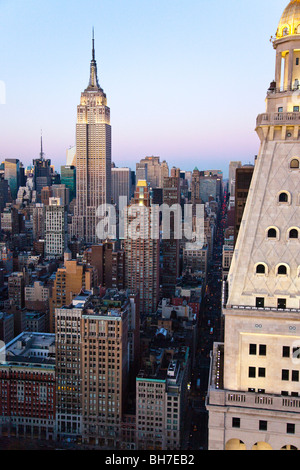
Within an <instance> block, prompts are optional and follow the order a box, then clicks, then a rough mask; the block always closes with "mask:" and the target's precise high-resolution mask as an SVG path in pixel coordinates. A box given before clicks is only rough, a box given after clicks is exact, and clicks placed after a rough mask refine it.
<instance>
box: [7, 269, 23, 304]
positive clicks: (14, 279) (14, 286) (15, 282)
mask: <svg viewBox="0 0 300 470" xmlns="http://www.w3.org/2000/svg"><path fill="white" fill-rule="evenodd" d="M8 298H9V301H10V305H11V306H13V307H18V308H19V309H21V308H23V307H24V304H25V278H24V274H23V272H14V273H12V274H11V275H10V276H9V278H8Z"/></svg>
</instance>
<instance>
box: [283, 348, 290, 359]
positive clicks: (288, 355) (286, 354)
mask: <svg viewBox="0 0 300 470" xmlns="http://www.w3.org/2000/svg"><path fill="white" fill-rule="evenodd" d="M282 357H290V348H289V346H283V347H282Z"/></svg>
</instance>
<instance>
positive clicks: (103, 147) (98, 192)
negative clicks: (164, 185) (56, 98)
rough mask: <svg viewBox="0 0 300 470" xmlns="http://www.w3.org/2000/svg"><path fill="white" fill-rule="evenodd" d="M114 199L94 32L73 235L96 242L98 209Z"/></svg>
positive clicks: (81, 116)
mask: <svg viewBox="0 0 300 470" xmlns="http://www.w3.org/2000/svg"><path fill="white" fill-rule="evenodd" d="M110 202H111V126H110V109H109V107H108V106H107V99H106V94H105V93H104V91H103V89H102V88H101V87H100V85H99V82H98V76H97V63H96V60H95V40H94V33H93V48H92V60H91V65H90V80H89V84H88V87H87V88H86V89H85V90H84V92H83V93H81V99H80V104H79V106H78V107H77V124H76V206H75V208H74V216H73V220H72V230H71V233H72V235H73V236H76V237H77V238H79V239H83V240H84V242H86V243H95V242H96V241H97V237H96V225H97V222H98V220H97V209H98V207H99V206H100V205H102V204H106V203H110Z"/></svg>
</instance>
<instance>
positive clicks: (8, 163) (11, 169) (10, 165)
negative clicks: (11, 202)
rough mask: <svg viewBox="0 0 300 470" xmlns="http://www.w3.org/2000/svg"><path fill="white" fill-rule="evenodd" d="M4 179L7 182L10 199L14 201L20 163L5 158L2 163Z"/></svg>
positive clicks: (13, 159)
mask: <svg viewBox="0 0 300 470" xmlns="http://www.w3.org/2000/svg"><path fill="white" fill-rule="evenodd" d="M4 178H5V179H6V180H7V181H8V185H9V188H10V193H11V197H12V199H16V197H17V193H18V189H19V186H20V161H19V160H18V159H16V158H7V159H6V160H5V161H4Z"/></svg>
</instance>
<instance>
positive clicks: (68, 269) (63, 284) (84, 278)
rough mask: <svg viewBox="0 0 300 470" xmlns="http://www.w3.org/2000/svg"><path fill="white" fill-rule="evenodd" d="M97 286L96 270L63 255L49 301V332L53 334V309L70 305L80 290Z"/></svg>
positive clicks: (67, 255)
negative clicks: (62, 263)
mask: <svg viewBox="0 0 300 470" xmlns="http://www.w3.org/2000/svg"><path fill="white" fill-rule="evenodd" d="M96 285H97V273H96V269H95V268H93V267H92V266H88V265H86V264H85V263H80V262H79V261H77V260H75V259H71V257H70V255H69V254H65V259H64V266H63V267H61V268H59V269H58V270H57V271H56V274H55V280H54V283H53V287H52V293H51V296H50V299H49V310H50V332H52V333H54V331H55V330H54V327H55V318H54V314H55V309H56V308H60V307H63V306H64V305H70V304H71V302H72V299H73V298H74V297H75V296H77V295H78V294H79V293H80V292H81V290H91V289H92V288H93V287H95V286H96Z"/></svg>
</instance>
